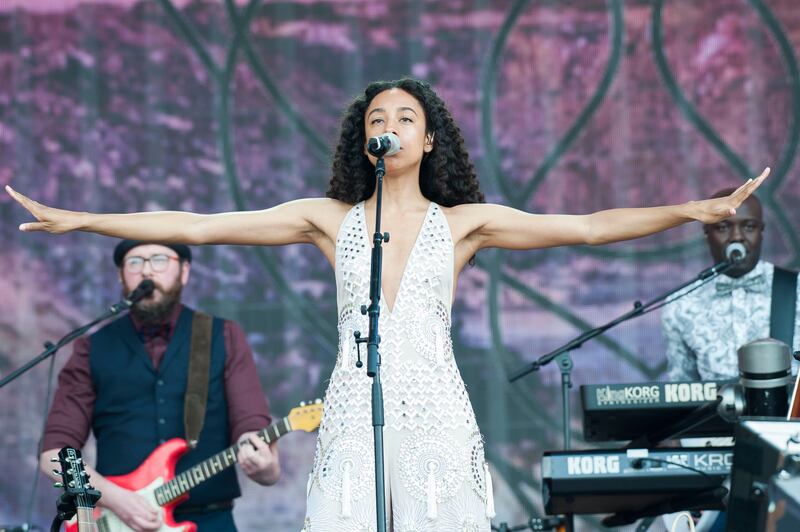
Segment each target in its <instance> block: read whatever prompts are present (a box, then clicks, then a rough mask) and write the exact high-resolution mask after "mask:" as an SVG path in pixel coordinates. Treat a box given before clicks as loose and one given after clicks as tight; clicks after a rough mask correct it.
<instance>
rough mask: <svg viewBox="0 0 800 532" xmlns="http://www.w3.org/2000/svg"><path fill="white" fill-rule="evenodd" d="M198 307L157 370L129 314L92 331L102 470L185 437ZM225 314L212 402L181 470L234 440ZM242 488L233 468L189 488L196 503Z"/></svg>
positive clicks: (186, 315)
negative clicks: (227, 387)
mask: <svg viewBox="0 0 800 532" xmlns="http://www.w3.org/2000/svg"><path fill="white" fill-rule="evenodd" d="M193 315H194V312H193V311H192V310H191V309H189V308H188V307H184V309H183V311H182V312H181V315H180V317H179V318H178V322H177V324H176V326H175V331H174V332H173V334H172V339H171V340H170V343H169V346H168V347H167V351H166V353H165V354H164V358H163V359H162V360H161V363H160V364H159V368H158V370H156V369H154V368H153V364H152V362H151V361H150V357H149V356H148V355H147V351H146V350H145V348H144V344H143V343H142V340H141V339H140V338H139V336H138V334H137V332H136V329H135V328H134V326H133V323H132V321H131V319H130V318H129V317H127V316H126V317H123V318H120V319H118V320H116V321H114V322H112V323H110V324H108V325H106V326H105V327H103V328H102V329H100V330H99V331H97V332H96V333H95V334H93V335H92V336H91V340H90V344H89V345H90V352H89V364H90V368H91V373H92V383H93V385H94V389H95V392H96V394H97V398H96V400H95V405H94V413H93V415H92V430H93V431H94V435H95V438H96V439H97V471H98V472H99V473H100V474H102V475H124V474H126V473H130V472H131V471H133V470H134V469H136V468H137V467H139V465H140V464H141V463H142V462H143V461H144V460H145V459H146V458H147V457H148V456H149V455H150V453H151V452H152V451H153V450H154V449H155V448H156V447H157V446H158V445H160V444H161V443H163V442H164V441H166V440H168V439H170V438H176V437H178V438H185V434H184V425H183V401H184V394H185V392H186V381H187V376H188V369H189V344H190V338H191V329H192V317H193ZM225 356H226V353H225V340H224V333H223V320H222V319H220V318H214V324H213V332H212V342H211V367H210V370H209V384H208V404H207V406H206V417H205V422H204V424H203V431H202V433H201V434H200V441H199V444H198V446H197V448H195V449H193V450H191V451H190V452H188V453H187V454H185V455H184V456H183V458H181V460H180V461H179V462H178V465H177V468H176V472H177V473H180V472H182V471H185V470H186V469H188V468H189V467H191V466H193V465H195V464H196V463H198V462H200V461H202V460H204V459H206V458H208V457H210V456H212V455H214V454H216V453H218V452H220V451H222V450H223V449H225V448H226V447H228V445H230V442H229V430H228V409H227V402H226V400H225V382H224V375H225ZM239 495H240V491H239V485H238V483H237V480H236V473H235V471H234V468H233V467H231V468H229V469H227V470H226V471H224V472H222V473H219V474H218V475H216V476H215V477H213V478H211V479H209V480H208V481H206V482H205V483H203V484H201V485H200V486H197V487H195V488H194V489H192V490H191V491H190V492H189V496H190V501H191V502H190V503H188V504H191V505H198V504H205V503H209V502H214V501H222V500H229V499H233V498H235V497H238V496H239Z"/></svg>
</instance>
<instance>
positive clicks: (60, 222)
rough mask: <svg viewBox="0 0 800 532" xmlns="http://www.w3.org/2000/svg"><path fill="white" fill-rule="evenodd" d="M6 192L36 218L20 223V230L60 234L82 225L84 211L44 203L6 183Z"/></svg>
mask: <svg viewBox="0 0 800 532" xmlns="http://www.w3.org/2000/svg"><path fill="white" fill-rule="evenodd" d="M6 192H8V194H9V195H10V196H11V197H12V198H14V199H15V200H16V202H17V203H19V204H20V205H22V206H23V207H24V208H25V209H26V210H27V211H28V212H29V213H31V215H33V217H34V218H36V220H37V221H36V222H28V223H24V224H20V226H19V230H20V231H46V232H48V233H53V234H60V233H66V232H69V231H74V230H75V229H78V228H79V227H80V225H81V218H82V216H84V213H80V212H74V211H67V210H64V209H55V208H53V207H48V206H46V205H42V204H41V203H39V202H38V201H34V200H32V199H30V198H29V197H27V196H25V195H24V194H20V193H19V192H17V191H16V190H14V189H13V188H11V187H10V186H9V185H6Z"/></svg>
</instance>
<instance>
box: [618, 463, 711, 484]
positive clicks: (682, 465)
mask: <svg viewBox="0 0 800 532" xmlns="http://www.w3.org/2000/svg"><path fill="white" fill-rule="evenodd" d="M642 462H653V463H657V464H666V465H674V466H677V467H682V468H683V469H686V470H688V471H691V472H693V473H697V474H698V475H703V476H704V477H706V478H707V479H709V480H713V479H712V478H711V475H709V474H708V473H706V472H705V471H700V470H699V469H695V468H694V467H691V466H687V465H686V464H682V463H680V462H673V461H671V460H662V459H661V458H637V459H636V460H634V461H633V462H632V463H631V465H632V466H633V468H634V469H641V468H642V467H641V464H642ZM637 464H639V465H638V467H637Z"/></svg>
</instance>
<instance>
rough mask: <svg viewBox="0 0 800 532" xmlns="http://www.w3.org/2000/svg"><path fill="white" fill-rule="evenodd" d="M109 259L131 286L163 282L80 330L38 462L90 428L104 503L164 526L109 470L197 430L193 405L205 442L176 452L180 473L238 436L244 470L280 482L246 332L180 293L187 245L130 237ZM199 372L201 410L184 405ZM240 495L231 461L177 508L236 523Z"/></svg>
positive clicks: (202, 520) (215, 525)
mask: <svg viewBox="0 0 800 532" xmlns="http://www.w3.org/2000/svg"><path fill="white" fill-rule="evenodd" d="M113 258H114V263H115V264H116V266H117V268H118V269H119V279H120V283H121V284H122V292H123V295H127V294H129V293H130V292H131V291H133V289H134V288H136V287H137V286H138V285H139V284H140V283H141V282H142V281H143V280H146V279H149V280H151V281H152V282H153V283H154V285H155V289H154V290H153V293H152V294H151V295H150V296H148V297H146V298H144V299H142V300H141V301H139V302H137V303H136V304H134V306H133V307H131V309H130V312H129V313H128V315H126V316H123V317H121V318H119V319H117V320H115V321H113V322H111V323H109V324H108V325H106V326H105V327H102V328H101V329H99V330H98V331H97V332H95V333H93V334H91V335H89V336H85V337H82V338H79V339H78V340H76V341H75V343H74V347H73V353H72V355H71V357H70V359H69V360H68V361H67V362H66V364H65V366H64V368H63V369H62V370H61V372H60V373H59V378H58V388H57V390H56V394H55V398H54V400H53V405H52V407H51V409H50V413H49V415H48V418H47V426H46V429H45V433H44V440H43V446H42V448H43V449H45V451H44V452H43V453H42V454H41V456H40V466H41V468H42V470H43V471H45V472H49V471H50V470H51V469H52V464H50V458H52V457H53V456H55V455H57V453H58V451H59V449H60V448H61V447H64V446H69V447H74V448H76V449H80V448H81V447H83V445H84V444H85V442H86V440H87V437H88V435H89V431H90V430H91V431H92V432H93V434H94V436H95V438H96V441H97V463H96V466H95V467H94V468H91V467H89V466H87V471H88V473H89V474H90V476H91V483H92V484H93V485H94V487H95V488H97V489H98V490H99V491H100V492H101V493H102V497H101V498H100V500H99V501H98V505H99V506H102V507H106V508H108V509H109V510H111V511H112V512H113V513H114V514H116V515H117V517H119V518H120V519H121V520H122V521H123V522H124V523H125V524H126V525H127V526H129V527H130V528H132V529H133V530H136V531H146V530H158V529H159V528H160V527H161V526H162V525H163V520H162V512H161V511H160V510H159V508H158V507H156V506H154V505H153V504H152V503H151V502H148V501H147V500H146V499H145V498H144V497H142V496H141V495H139V494H137V493H136V492H134V491H129V490H127V489H125V488H122V487H120V486H118V485H116V484H114V483H113V482H112V481H110V480H107V479H106V478H105V477H106V476H111V475H115V476H116V475H125V474H128V473H130V472H131V471H133V470H135V469H136V468H137V467H138V466H139V465H140V464H141V463H142V462H143V461H145V460H146V459H147V458H148V456H149V455H150V453H152V451H153V450H154V449H155V448H157V447H158V446H159V445H160V444H162V443H164V442H165V441H167V440H169V439H171V438H175V437H179V438H186V437H187V434H186V433H187V432H191V430H190V428H189V427H190V422H189V421H187V419H188V418H187V416H186V411H192V412H195V414H194V416H195V418H197V417H199V418H200V419H201V420H202V422H201V423H200V424H199V426H198V425H197V421H196V420H195V421H192V422H191V424H193V426H194V431H195V432H196V434H195V436H197V438H196V439H197V441H196V444H195V446H194V447H193V448H192V449H191V450H190V451H189V452H188V453H187V454H185V455H184V456H183V457H182V458H181V459H180V461H179V462H178V464H177V468H176V472H177V473H180V472H182V471H185V470H187V469H188V468H190V467H192V466H193V465H195V464H198V463H199V462H201V461H203V460H205V459H207V458H209V457H211V456H213V455H215V454H217V453H220V452H221V451H223V450H224V449H225V448H227V447H228V446H230V445H231V443H232V442H239V443H243V442H249V443H250V445H242V446H241V447H240V449H239V452H238V455H237V458H238V460H237V461H238V463H239V466H240V468H241V469H242V471H243V472H244V473H245V474H246V475H247V476H248V477H249V478H251V479H252V480H254V481H255V482H257V483H259V484H262V485H270V484H274V483H275V482H277V480H278V477H279V475H280V465H279V462H278V449H277V447H276V446H275V442H273V443H272V444H270V445H267V444H266V443H264V442H263V441H262V440H261V439H259V438H258V437H257V436H256V435H255V433H256V431H258V430H261V429H263V428H265V427H266V426H267V425H268V424H269V422H270V415H269V407H268V403H267V399H266V397H265V395H264V392H263V390H262V388H261V383H260V381H259V378H258V372H257V370H256V367H255V363H254V360H253V355H252V351H251V349H250V346H249V345H248V343H247V340H246V339H245V335H244V331H243V330H242V328H241V327H240V326H239V325H238V324H236V323H234V322H232V321H229V320H224V319H222V318H218V317H213V316H208V315H205V314H202V313H198V312H195V311H194V310H192V309H190V308H189V307H187V306H185V305H183V304H181V292H182V290H183V288H184V287H185V286H186V283H187V282H188V280H189V273H190V270H191V261H192V253H191V250H190V248H189V247H188V246H185V245H181V244H156V243H151V242H141V241H134V240H123V241H121V242H120V243H119V244H117V246H116V248H115V249H114V255H113ZM201 328H202V329H203V330H204V331H205V334H206V336H205V338H206V340H205V341H200V340H196V338H202V337H203V336H202V334H200V336H198V330H199V329H201ZM197 346H201V347H197ZM198 353H199V354H198ZM202 353H205V355H203V354H202ZM196 360H200V361H201V362H195V361H196ZM192 367H194V368H197V367H202V368H203V371H201V372H200V373H197V371H193V370H192V369H191V368H192ZM198 374H199V375H200V377H199V378H197V377H190V375H198ZM206 377H207V378H206ZM190 381H192V382H194V383H195V384H191V385H190ZM206 381H207V382H206ZM198 382H199V383H201V384H199V386H200V390H201V391H200V392H197V393H199V394H200V395H202V393H203V391H204V392H205V393H206V399H205V401H204V404H203V408H202V409H200V410H197V407H196V402H195V403H194V404H193V405H192V406H186V408H185V405H188V404H189V403H187V397H188V395H187V388H188V387H190V386H193V387H192V388H191V389H192V390H196V389H197V386H198V384H197V383H198ZM197 412H199V414H198V413H197ZM240 494H241V492H240V490H239V484H238V481H237V478H236V472H235V469H233V468H229V469H227V470H226V471H223V472H222V473H220V474H217V475H215V476H212V477H211V478H209V479H208V480H207V481H205V482H203V483H202V484H200V485H197V486H196V487H194V488H193V489H191V490H190V491H189V499H188V500H187V501H186V502H184V503H182V504H180V505H179V506H177V507H176V509H175V520H176V521H184V520H188V521H193V522H195V523H196V524H197V525H198V530H200V531H203V530H209V531H210V530H214V531H217V530H235V529H236V528H235V524H234V521H233V514H232V507H233V499H235V498H236V497H238V496H239V495H240Z"/></svg>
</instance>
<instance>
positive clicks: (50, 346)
mask: <svg viewBox="0 0 800 532" xmlns="http://www.w3.org/2000/svg"><path fill="white" fill-rule="evenodd" d="M134 303H135V301H131V300H130V299H123V300H122V301H120V302H119V303H115V304H114V305H111V306H110V307H108V310H106V311H105V312H104V313H103V314H102V315H101V316H100V317H99V318H97V319H94V320H92V321H91V322H89V323H87V324H86V325H83V326H81V327H78V328H77V329H74V330H73V331H72V332H70V333H68V334H67V335H66V336H64V337H63V338H61V339H60V340H59V341H58V342H56V343H55V344H54V343H53V342H50V341H47V342H45V343H44V347H45V350H44V351H42V353H41V354H39V355H38V356H37V357H36V358H34V359H32V360H30V361H28V362H27V363H26V364H25V365H24V366H22V367H20V368H17V369H16V370H14V371H12V372H11V373H9V374H8V375H6V376H5V377H3V378H2V379H0V388H2V387H3V386H5V385H6V384H8V383H10V382H11V381H13V380H14V379H16V378H17V377H19V376H20V375H22V374H23V373H25V372H26V371H28V370H29V369H31V368H33V367H34V366H36V365H37V364H39V363H40V362H43V361H44V360H46V359H47V358H48V357H51V356H53V355H55V354H56V352H58V350H59V349H61V348H62V347H64V346H65V345H67V344H68V343H70V342H71V341H73V340H74V339H76V338H78V337H80V336H83V335H84V334H86V332H87V331H88V330H89V329H91V328H92V327H94V326H95V325H97V324H98V323H100V322H101V321H105V320H107V319H109V318H112V317H114V316H116V315H117V314H119V313H120V312H122V311H123V310H128V309H129V308H131V306H133V304H134Z"/></svg>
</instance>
